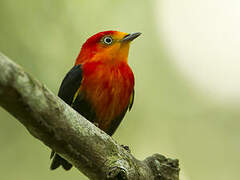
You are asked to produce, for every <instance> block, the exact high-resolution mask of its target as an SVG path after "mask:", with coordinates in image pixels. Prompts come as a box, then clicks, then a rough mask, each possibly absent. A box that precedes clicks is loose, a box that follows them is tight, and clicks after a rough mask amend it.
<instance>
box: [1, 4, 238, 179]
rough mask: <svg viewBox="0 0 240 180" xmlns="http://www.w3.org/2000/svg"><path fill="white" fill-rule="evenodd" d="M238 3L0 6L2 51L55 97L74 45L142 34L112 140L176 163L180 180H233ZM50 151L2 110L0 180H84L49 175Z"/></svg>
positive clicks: (235, 166)
mask: <svg viewBox="0 0 240 180" xmlns="http://www.w3.org/2000/svg"><path fill="white" fill-rule="evenodd" d="M239 9H240V1H238V0H228V1H219V0H211V1H209V0H182V1H179V0H149V1H139V0H132V1H127V0H121V1H117V0H101V1H99V0H92V1H89V0H72V1H67V0H62V1H59V0H51V1H49V0H42V1H32V0H24V1H18V0H1V1H0V51H1V52H2V53H4V54H5V55H7V56H8V57H10V58H11V59H13V60H14V61H15V62H17V63H18V64H20V65H21V66H23V67H24V69H25V70H26V71H27V72H29V73H30V74H32V75H33V76H34V77H36V78H37V79H38V80H39V81H41V82H42V83H44V84H46V85H47V86H48V87H49V89H51V90H52V91H53V92H54V93H55V94H57V91H58V87H59V85H60V83H61V80H62V79H63V77H64V75H65V74H66V72H67V71H68V70H69V69H70V68H71V67H72V65H73V63H74V60H75V58H76V56H77V55H78V53H79V50H80V48H81V44H82V43H84V41H85V40H86V38H88V37H89V36H91V35H92V34H94V33H96V32H99V31H103V30H120V31H124V32H142V33H143V34H142V36H141V37H139V38H138V39H137V40H135V41H134V42H133V44H132V47H131V50H130V55H129V63H130V65H131V67H132V69H133V71H134V73H135V78H136V88H135V89H136V98H135V104H134V106H133V109H132V111H131V112H130V113H128V114H127V116H126V118H125V119H124V121H123V122H122V124H121V126H120V127H119V129H118V131H117V132H116V133H115V135H114V139H116V140H117V141H118V142H119V143H121V144H126V145H129V146H130V147H131V150H132V153H133V154H134V155H135V156H136V157H137V158H139V159H144V158H145V157H147V156H149V155H151V154H153V153H157V152H158V153H161V154H164V155H166V156H168V157H172V158H178V159H180V166H181V179H182V180H202V179H204V180H212V179H218V180H226V179H231V180H238V179H240V174H239V170H240V166H239V164H240V155H239V153H240V141H239V139H240V130H239V129H240V122H239V118H240V111H239V105H240V71H239V70H240V53H239V47H240V35H239V32H240V21H239V17H240V11H239ZM49 155H50V150H49V149H48V147H46V146H45V145H43V144H42V143H41V142H39V141H38V140H36V139H34V138H33V137H32V136H30V135H29V133H28V132H27V131H26V129H25V128H24V127H23V126H22V125H21V124H20V123H19V122H18V121H16V120H15V119H14V118H13V117H12V116H11V115H9V114H8V113H7V112H6V111H5V110H4V109H2V108H0V162H1V163H0V179H1V180H28V179H29V180H30V179H34V180H43V179H46V180H48V179H51V180H55V179H56V180H64V179H83V180H85V179H87V178H86V177H84V176H83V175H81V174H80V173H79V171H77V170H76V169H73V170H71V171H70V172H65V171H63V170H62V169H59V170H57V171H50V170H49V165H50V160H49Z"/></svg>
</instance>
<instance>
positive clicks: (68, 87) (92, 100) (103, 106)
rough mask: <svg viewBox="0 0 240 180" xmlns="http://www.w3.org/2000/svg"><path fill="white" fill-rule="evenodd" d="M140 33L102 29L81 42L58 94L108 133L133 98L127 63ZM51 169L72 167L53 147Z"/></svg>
mask: <svg viewBox="0 0 240 180" xmlns="http://www.w3.org/2000/svg"><path fill="white" fill-rule="evenodd" d="M140 35H141V33H139V32H138V33H132V34H128V33H124V32H119V31H103V32H99V33H97V34H95V35H93V36H92V37H90V38H89V39H88V40H87V41H86V42H85V43H84V44H83V46H82V48H81V51H80V53H79V55H78V57H77V59H76V62H75V65H74V66H73V68H72V69H71V70H70V71H69V72H68V73H67V75H66V76H65V78H64V79H63V81H62V84H61V86H60V89H59V92H58V96H59V97H60V98H61V99H62V100H63V101H65V102H66V103H67V104H69V105H70V106H71V107H72V108H73V109H75V110H76V111H77V112H78V113H80V114H81V115H82V116H84V117H85V118H86V119H87V120H89V121H90V122H92V123H94V124H95V125H96V126H98V127H99V128H100V129H101V130H103V131H104V132H106V133H107V134H108V135H110V136H111V135H113V133H114V132H115V130H116V129H117V127H118V126H119V124H120V122H121V121H122V119H123V117H124V116H125V114H126V112H127V110H129V111H130V110H131V108H132V105H133V100H134V75H133V72H132V70H131V68H130V67H129V65H128V52H129V46H130V42H131V41H132V40H134V39H135V38H137V37H138V36H140ZM51 158H53V160H52V163H51V167H50V169H51V170H54V169H56V168H58V167H59V166H62V167H63V168H64V169H65V170H69V169H71V167H72V164H70V163H69V162H68V161H66V160H65V159H63V158H62V157H61V156H59V155H58V154H57V153H55V152H54V151H52V153H51Z"/></svg>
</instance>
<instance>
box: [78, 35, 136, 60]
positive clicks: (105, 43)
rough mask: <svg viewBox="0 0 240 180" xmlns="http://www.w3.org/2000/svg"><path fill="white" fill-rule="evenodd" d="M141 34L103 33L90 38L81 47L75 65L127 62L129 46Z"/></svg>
mask: <svg viewBox="0 0 240 180" xmlns="http://www.w3.org/2000/svg"><path fill="white" fill-rule="evenodd" d="M140 34H141V33H132V34H128V33H124V32H119V31H103V32H100V33H97V34H95V35H93V36H91V37H90V38H89V39H88V40H87V41H86V42H85V43H84V44H83V46H82V48H81V51H80V54H79V56H78V57H77V60H76V63H75V64H81V63H84V62H89V61H101V62H104V63H116V62H122V61H125V62H127V59H128V51H129V45H130V42H131V41H132V40H134V39H135V38H137V37H138V36H139V35H140Z"/></svg>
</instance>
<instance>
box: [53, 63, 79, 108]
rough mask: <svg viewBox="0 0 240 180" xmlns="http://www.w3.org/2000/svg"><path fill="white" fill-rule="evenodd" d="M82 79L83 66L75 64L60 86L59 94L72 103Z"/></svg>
mask: <svg viewBox="0 0 240 180" xmlns="http://www.w3.org/2000/svg"><path fill="white" fill-rule="evenodd" d="M81 81H82V66H81V65H77V66H74V67H73V68H72V69H71V70H70V71H69V72H68V73H67V75H66V76H65V78H64V79H63V81H62V84H61V86H60V89H59V92H58V96H59V97H60V98H61V99H62V100H63V101H65V102H66V103H67V104H69V105H71V104H72V102H73V99H74V96H75V94H76V92H77V90H78V89H79V87H80V85H81Z"/></svg>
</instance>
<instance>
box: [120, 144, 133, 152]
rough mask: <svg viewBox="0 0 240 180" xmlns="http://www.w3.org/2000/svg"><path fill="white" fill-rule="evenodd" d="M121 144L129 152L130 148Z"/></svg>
mask: <svg viewBox="0 0 240 180" xmlns="http://www.w3.org/2000/svg"><path fill="white" fill-rule="evenodd" d="M121 146H122V148H124V149H125V150H126V151H127V152H128V153H131V150H130V148H129V146H125V145H123V144H122V145H121Z"/></svg>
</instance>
